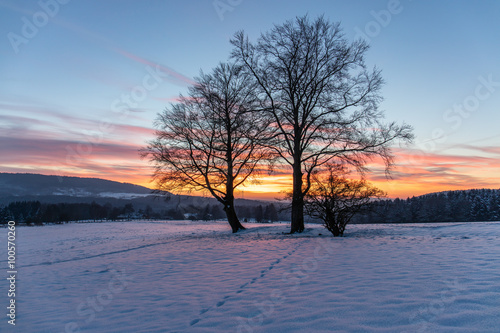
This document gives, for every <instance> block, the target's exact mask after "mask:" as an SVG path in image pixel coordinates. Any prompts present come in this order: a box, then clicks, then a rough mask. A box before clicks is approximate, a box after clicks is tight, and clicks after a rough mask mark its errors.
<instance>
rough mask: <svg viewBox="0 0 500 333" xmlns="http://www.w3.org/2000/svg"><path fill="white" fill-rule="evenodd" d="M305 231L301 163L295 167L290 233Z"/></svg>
mask: <svg viewBox="0 0 500 333" xmlns="http://www.w3.org/2000/svg"><path fill="white" fill-rule="evenodd" d="M302 231H304V195H303V194H302V170H301V165H300V162H299V163H295V165H294V166H293V193H292V223H291V226H290V233H291V234H293V233H296V232H299V233H300V232H302Z"/></svg>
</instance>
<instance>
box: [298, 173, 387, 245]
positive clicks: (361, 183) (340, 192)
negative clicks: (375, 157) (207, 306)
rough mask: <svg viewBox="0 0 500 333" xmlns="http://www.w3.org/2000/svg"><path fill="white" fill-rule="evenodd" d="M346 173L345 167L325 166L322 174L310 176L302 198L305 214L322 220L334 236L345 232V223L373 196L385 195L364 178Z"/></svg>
mask: <svg viewBox="0 0 500 333" xmlns="http://www.w3.org/2000/svg"><path fill="white" fill-rule="evenodd" d="M348 173H349V172H348V170H347V168H346V167H345V166H342V165H330V166H328V173H327V174H326V175H325V176H319V175H318V174H315V175H313V184H312V186H311V189H310V190H309V192H308V193H307V195H306V196H305V198H304V207H305V210H306V213H307V214H308V215H309V216H311V217H314V218H319V219H321V220H322V221H323V225H324V226H325V228H327V229H328V230H329V231H330V232H331V233H332V234H333V236H335V237H337V236H343V235H344V231H345V227H346V225H347V224H348V223H349V222H350V221H351V219H352V218H353V217H354V215H356V214H357V213H360V212H362V211H364V210H365V209H366V208H367V207H368V203H369V202H370V200H371V199H372V198H381V197H384V196H385V193H384V192H383V191H382V190H380V189H378V188H376V187H374V186H372V185H370V184H369V183H367V182H366V180H365V179H360V180H352V179H348V178H346V176H347V175H348Z"/></svg>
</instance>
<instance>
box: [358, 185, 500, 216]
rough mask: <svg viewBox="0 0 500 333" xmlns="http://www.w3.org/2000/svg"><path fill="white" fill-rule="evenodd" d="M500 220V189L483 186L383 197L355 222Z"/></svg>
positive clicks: (373, 203)
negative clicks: (472, 188)
mask: <svg viewBox="0 0 500 333" xmlns="http://www.w3.org/2000/svg"><path fill="white" fill-rule="evenodd" d="M499 220H500V190H490V189H480V190H467V191H450V192H441V193H432V194H426V195H423V196H419V197H412V198H408V199H406V200H404V199H394V200H380V201H375V202H372V203H371V204H370V209H369V211H368V212H367V213H365V214H362V215H358V216H356V217H355V218H354V219H353V223H421V222H480V221H499Z"/></svg>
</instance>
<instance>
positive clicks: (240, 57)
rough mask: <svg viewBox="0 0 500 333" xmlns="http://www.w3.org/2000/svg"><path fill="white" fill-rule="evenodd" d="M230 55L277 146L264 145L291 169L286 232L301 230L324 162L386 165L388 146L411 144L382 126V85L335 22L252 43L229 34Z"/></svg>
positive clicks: (286, 28)
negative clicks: (254, 87)
mask: <svg viewBox="0 0 500 333" xmlns="http://www.w3.org/2000/svg"><path fill="white" fill-rule="evenodd" d="M231 42H232V44H233V45H234V50H233V53H232V57H233V58H234V59H236V60H237V61H238V62H239V63H240V64H242V65H243V66H244V67H245V68H246V71H247V72H248V73H250V74H251V75H253V77H254V78H255V79H256V81H257V84H258V88H259V90H258V93H259V98H260V101H261V103H262V106H263V109H264V110H265V112H266V113H267V114H268V115H269V116H270V117H271V118H272V120H273V124H272V127H273V128H274V129H276V131H277V132H278V135H279V138H280V140H279V143H278V144H274V145H273V146H272V147H271V148H272V149H273V150H274V151H275V152H276V153H277V154H278V155H279V156H280V157H281V158H282V160H283V161H284V162H285V164H288V165H289V166H291V168H292V170H293V194H292V209H291V213H292V222H291V230H290V232H291V233H294V232H302V231H303V230H304V196H305V195H306V194H307V193H308V191H309V189H310V187H311V175H312V173H313V171H314V170H315V169H316V168H317V167H320V166H321V165H324V164H325V163H328V162H329V161H331V160H336V161H337V162H341V161H344V162H348V163H350V164H352V165H355V166H356V167H358V168H359V169H362V168H363V166H365V165H366V161H367V160H368V159H370V158H372V157H375V156H379V157H381V158H382V159H383V161H384V162H385V165H386V171H388V170H389V167H390V166H391V164H392V159H393V156H392V154H391V149H390V144H391V143H392V142H393V141H394V140H396V139H403V140H411V138H412V134H411V127H410V126H408V125H404V124H403V125H397V124H395V123H389V124H384V123H382V121H381V120H382V118H383V113H382V112H381V111H380V110H379V108H378V105H379V102H380V101H381V97H380V95H379V90H380V87H381V86H382V83H383V80H382V77H381V75H380V71H379V70H378V69H376V68H374V69H373V70H372V71H368V70H367V68H366V65H365V63H364V55H365V53H366V51H367V50H368V46H367V44H366V43H365V42H364V41H361V40H359V41H355V42H352V43H349V42H348V41H347V40H346V39H345V38H344V36H343V34H342V31H341V29H340V27H339V24H331V23H329V22H328V21H327V20H325V19H324V18H323V17H319V18H318V19H316V20H315V21H314V22H310V21H309V19H308V17H307V16H305V17H298V18H296V19H295V20H292V21H288V22H286V23H284V24H283V25H277V26H275V27H274V28H273V29H271V31H270V32H267V33H264V34H262V35H261V37H260V38H259V39H258V41H257V42H256V43H251V42H249V40H248V38H247V37H245V35H244V33H243V32H238V33H236V34H235V36H234V38H233V40H232V41H231Z"/></svg>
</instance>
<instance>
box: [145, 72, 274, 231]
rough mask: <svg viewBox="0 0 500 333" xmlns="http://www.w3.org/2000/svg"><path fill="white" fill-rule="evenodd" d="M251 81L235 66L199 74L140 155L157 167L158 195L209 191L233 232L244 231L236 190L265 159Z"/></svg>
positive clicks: (263, 127) (164, 116)
mask: <svg viewBox="0 0 500 333" xmlns="http://www.w3.org/2000/svg"><path fill="white" fill-rule="evenodd" d="M252 82H253V80H250V77H248V76H246V75H245V74H244V73H243V72H242V71H241V67H238V66H236V65H234V64H220V65H219V66H218V67H217V68H215V70H214V71H213V72H212V73H211V74H203V73H202V74H201V76H200V78H197V79H196V85H194V86H192V87H190V89H189V94H188V96H187V97H183V96H181V97H180V102H179V103H177V104H174V105H172V106H171V108H170V109H167V110H165V111H164V112H163V113H162V114H160V115H159V116H158V119H157V121H156V127H157V131H156V138H155V139H154V140H152V141H151V142H149V145H148V146H147V147H146V148H145V149H144V150H143V151H142V155H143V156H144V157H146V156H148V157H149V158H150V160H151V162H152V163H153V164H154V166H155V172H154V179H155V180H156V184H157V189H158V190H159V191H169V192H172V191H174V192H175V191H179V190H180V191H185V190H205V191H208V192H209V193H210V194H211V195H212V196H213V197H214V198H216V199H217V200H218V201H219V202H220V203H221V204H222V205H223V206H224V211H225V212H226V216H227V219H228V222H229V224H230V225H231V228H232V231H233V232H237V231H238V230H240V229H245V228H244V227H243V226H242V225H241V223H240V221H239V219H238V217H237V215H236V212H235V209H234V191H235V189H236V188H237V187H238V186H240V185H242V184H244V183H245V182H247V181H249V180H251V178H252V177H254V176H255V175H256V174H257V173H258V169H259V163H260V162H261V161H263V160H264V159H266V158H267V157H268V154H267V152H266V150H265V149H264V148H263V147H262V146H261V144H260V143H261V140H264V139H265V136H264V133H265V131H267V129H268V124H267V123H265V119H264V118H262V117H260V116H259V113H258V112H255V111H256V110H255V106H256V105H257V103H256V95H255V94H254V91H255V86H254V85H253V84H252Z"/></svg>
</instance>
